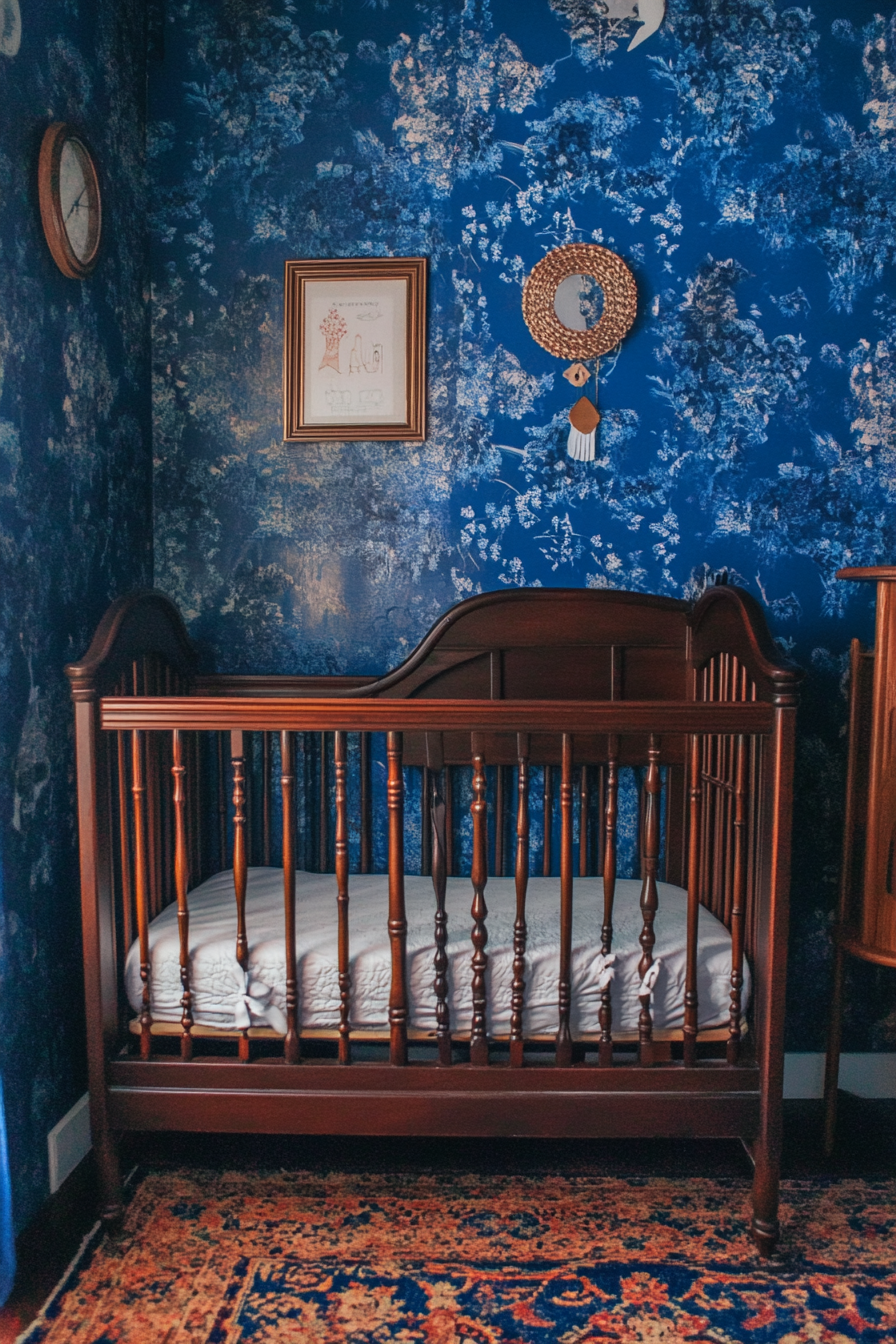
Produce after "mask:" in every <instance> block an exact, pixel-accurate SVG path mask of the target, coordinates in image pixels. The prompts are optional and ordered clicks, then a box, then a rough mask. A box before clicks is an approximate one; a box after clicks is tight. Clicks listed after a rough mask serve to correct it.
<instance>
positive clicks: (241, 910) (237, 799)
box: [230, 729, 250, 1063]
mask: <svg viewBox="0 0 896 1344" xmlns="http://www.w3.org/2000/svg"><path fill="white" fill-rule="evenodd" d="M230 764H231V768H232V770H233V894H234V896H235V898H236V959H237V962H238V964H239V967H240V970H241V971H248V969H249V940H248V937H247V935H246V884H247V882H248V861H247V858H246V758H245V747H244V742H243V734H242V733H241V732H240V731H239V730H238V729H235V730H234V731H233V732H232V733H231V734H230ZM249 1053H250V1046H249V1028H248V1027H243V1029H242V1030H241V1032H240V1041H239V1057H240V1059H241V1060H242V1061H243V1063H246V1062H248V1060H249Z"/></svg>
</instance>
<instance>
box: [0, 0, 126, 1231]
mask: <svg viewBox="0 0 896 1344" xmlns="http://www.w3.org/2000/svg"><path fill="white" fill-rule="evenodd" d="M21 7H22V43H21V48H20V50H19V52H18V54H17V55H15V56H14V57H11V58H10V57H6V56H3V55H0V102H2V107H3V113H2V116H0V879H2V884H0V1014H2V1023H3V1029H2V1031H0V1069H2V1076H3V1084H4V1092H5V1100H6V1115H7V1124H8V1129H9V1143H10V1163H11V1167H12V1174H13V1193H14V1208H15V1217H16V1224H17V1226H19V1227H21V1226H22V1225H23V1224H24V1223H25V1222H27V1221H28V1219H29V1217H30V1216H31V1214H32V1213H33V1212H34V1210H35V1209H36V1208H37V1207H38V1205H39V1204H40V1203H41V1202H42V1200H43V1199H44V1198H45V1197H46V1193H47V1142H46V1136H47V1131H48V1130H49V1129H51V1128H52V1126H53V1125H54V1124H55V1123H56V1121H57V1120H59V1119H60V1118H61V1117H62V1115H63V1114H64V1113H65V1112H66V1111H67V1110H68V1108H69V1107H70V1106H71V1105H72V1103H73V1102H74V1101H75V1100H76V1099H77V1098H78V1097H79V1096H80V1095H81V1094H82V1093H83V1091H84V1088H85V1086H86V1066H85V1057H84V1027H83V1020H84V1009H83V997H84V996H83V979H82V973H81V951H80V948H81V934H80V915H79V882H78V869H77V850H76V820H75V809H74V779H73V753H72V733H71V724H72V713H71V706H70V701H69V697H68V685H67V682H66V680H65V677H64V675H63V665H64V664H65V663H66V662H67V661H69V660H71V659H72V658H73V657H76V656H79V655H81V654H82V653H83V652H84V650H85V648H86V646H87V643H88V641H89V638H90V635H91V634H92V631H93V628H94V626H95V625H96V622H97V621H98V620H99V618H100V616H101V615H102V613H103V611H104V609H105V607H106V606H107V604H108V602H109V601H110V599H111V598H113V597H115V596H117V595H118V594H119V593H121V592H123V591H126V590H127V589H129V588H132V587H134V586H135V585H139V584H144V583H146V582H147V581H148V580H149V579H150V578H151V528H150V519H151V503H152V494H151V447H150V416H149V397H150V377H149V313H148V280H149V277H148V270H147V248H146V243H145V199H144V141H145V89H146V67H145V42H144V12H143V10H144V6H143V0H68V3H63V0H41V2H40V3H38V2H36V0H22V6H21ZM55 120H64V121H70V122H72V123H73V124H74V125H75V126H77V127H78V128H79V129H80V131H81V132H82V134H83V135H85V136H86V138H87V139H88V140H89V142H90V143H91V145H92V146H93V148H94V151H95V155H96V159H97V162H98V165H99V170H100V173H101V179H102V190H103V207H104V211H105V221H104V236H103V242H102V252H101V256H100V260H99V264H98V266H97V269H96V271H95V272H94V274H93V275H92V276H91V277H90V278H89V279H87V280H85V281H76V280H68V279H66V278H65V277H63V276H62V274H61V273H60V272H59V271H58V270H57V268H56V266H55V263H54V262H53V260H52V258H51V256H50V254H49V251H48V249H47V247H46V244H45V242H44V237H43V232H42V229H41V223H40V215H39V210H38V202H37V181H36V179H37V158H38V152H39V149H40V142H41V137H42V135H43V132H44V129H45V128H46V126H47V125H48V124H49V123H50V122H52V121H55Z"/></svg>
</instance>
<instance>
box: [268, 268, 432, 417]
mask: <svg viewBox="0 0 896 1344" xmlns="http://www.w3.org/2000/svg"><path fill="white" fill-rule="evenodd" d="M285 279H286V292H285V303H284V310H285V331H284V339H283V437H284V439H286V440H303V439H304V440H305V441H306V442H307V441H309V440H310V441H315V442H317V441H320V440H323V439H417V440H420V439H423V438H424V436H425V433H426V258H425V257H359V258H349V259H339V260H333V261H288V262H287V263H286V277H285Z"/></svg>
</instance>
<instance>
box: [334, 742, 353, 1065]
mask: <svg viewBox="0 0 896 1344" xmlns="http://www.w3.org/2000/svg"><path fill="white" fill-rule="evenodd" d="M333 755H334V765H335V770H336V838H335V848H336V917H337V929H338V956H339V1063H340V1064H350V1063H351V1057H352V1046H351V1037H350V1036H349V1022H348V1019H349V1008H350V1006H351V994H352V977H351V964H350V962H349V946H348V789H347V776H348V738H347V736H346V734H345V733H339V732H338V733H335V734H334V749H333Z"/></svg>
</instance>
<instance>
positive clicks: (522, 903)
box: [510, 733, 529, 1069]
mask: <svg viewBox="0 0 896 1344" xmlns="http://www.w3.org/2000/svg"><path fill="white" fill-rule="evenodd" d="M516 754H517V761H518V765H517V809H516V919H515V921H514V925H513V985H512V987H511V991H510V1064H511V1067H512V1068H517V1069H518V1068H522V1064H523V1004H524V1003H525V996H526V980H525V975H526V937H527V933H528V930H527V928H526V893H527V891H528V887H529V735H528V733H520V734H518V736H517V739H516Z"/></svg>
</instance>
